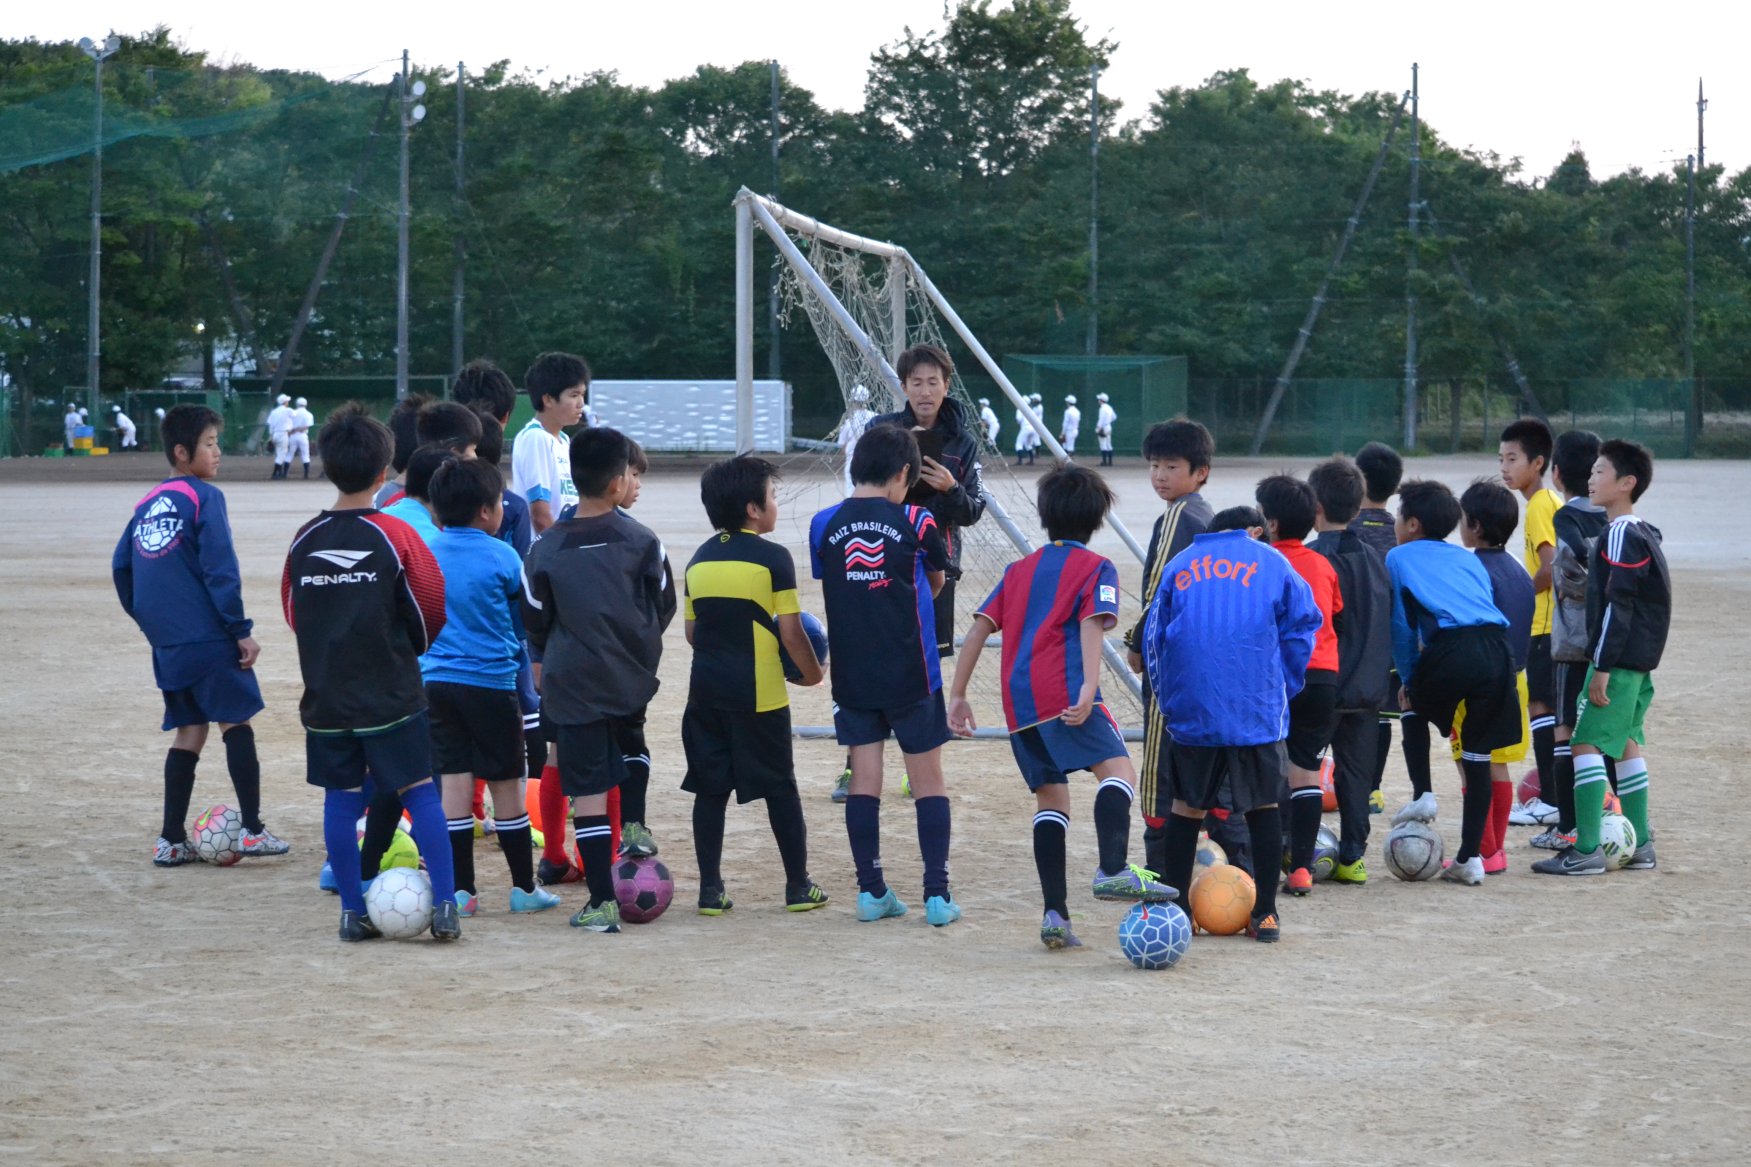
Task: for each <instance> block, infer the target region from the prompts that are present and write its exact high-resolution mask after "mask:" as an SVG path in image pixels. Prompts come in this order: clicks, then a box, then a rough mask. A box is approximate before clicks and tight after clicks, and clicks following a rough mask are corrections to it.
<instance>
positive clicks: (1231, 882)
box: [1187, 863, 1258, 936]
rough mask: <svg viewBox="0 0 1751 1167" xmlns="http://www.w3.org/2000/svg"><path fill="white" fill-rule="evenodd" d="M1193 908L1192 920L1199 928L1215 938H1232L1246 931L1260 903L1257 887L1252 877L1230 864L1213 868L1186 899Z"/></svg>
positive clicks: (1196, 881)
mask: <svg viewBox="0 0 1751 1167" xmlns="http://www.w3.org/2000/svg"><path fill="white" fill-rule="evenodd" d="M1187 898H1188V899H1189V901H1190V903H1191V905H1192V919H1193V920H1194V921H1196V922H1197V925H1198V927H1200V928H1202V929H1203V930H1204V931H1206V932H1208V933H1210V934H1211V935H1213V936H1233V935H1234V934H1235V933H1237V932H1240V931H1242V930H1243V929H1245V928H1246V923H1247V921H1248V920H1249V919H1251V918H1252V908H1253V904H1254V903H1255V902H1257V900H1258V888H1257V887H1255V886H1254V885H1253V882H1252V876H1250V875H1248V874H1247V873H1246V872H1244V871H1242V870H1241V869H1240V868H1238V867H1236V866H1234V865H1233V864H1231V863H1224V864H1223V865H1222V866H1220V867H1211V868H1208V869H1206V870H1205V871H1203V872H1202V873H1200V874H1199V875H1198V876H1196V877H1195V878H1194V879H1193V880H1192V890H1191V894H1190V896H1188V897H1187Z"/></svg>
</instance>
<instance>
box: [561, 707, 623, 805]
mask: <svg viewBox="0 0 1751 1167" xmlns="http://www.w3.org/2000/svg"><path fill="white" fill-rule="evenodd" d="M623 720H624V719H623V718H619V717H604V718H602V719H601V720H599V721H592V722H588V723H587V724H584V725H556V726H554V727H553V740H554V744H555V745H557V746H558V747H559V785H560V789H561V790H564V791H565V796H566V797H567V798H588V797H590V796H591V795H595V794H607V793H608V792H609V791H610V790H613V789H614V788H615V787H616V786H619V785H620V783H621V782H623V781H624V780H625V779H626V755H625V754H623V753H622V752H621V750H620V736H619V735H620V730H621V722H622V721H623Z"/></svg>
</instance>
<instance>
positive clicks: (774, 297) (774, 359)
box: [766, 59, 784, 381]
mask: <svg viewBox="0 0 1751 1167" xmlns="http://www.w3.org/2000/svg"><path fill="white" fill-rule="evenodd" d="M771 65H772V127H771V130H770V132H769V134H768V137H769V138H770V139H771V145H772V200H773V201H774V202H777V201H778V199H779V198H780V197H781V195H780V194H779V187H778V61H777V60H776V59H775V60H773V61H772V62H771ZM766 330H767V345H768V347H767V351H766V368H767V374H766V375H767V376H769V377H771V378H772V379H773V380H774V381H781V380H783V379H784V364H783V355H782V353H781V351H780V349H781V346H780V343H779V331H780V329H779V327H778V269H777V268H776V267H774V268H773V269H772V271H771V273H770V276H769V277H768V279H767V281H766Z"/></svg>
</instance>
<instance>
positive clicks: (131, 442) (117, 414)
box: [109, 405, 140, 450]
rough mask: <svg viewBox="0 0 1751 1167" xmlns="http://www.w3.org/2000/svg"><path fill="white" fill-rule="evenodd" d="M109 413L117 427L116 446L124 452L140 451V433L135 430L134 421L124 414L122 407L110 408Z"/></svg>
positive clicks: (114, 406) (113, 406)
mask: <svg viewBox="0 0 1751 1167" xmlns="http://www.w3.org/2000/svg"><path fill="white" fill-rule="evenodd" d="M109 412H110V416H111V418H112V419H113V422H114V425H115V427H116V435H117V440H116V445H118V446H120V447H121V448H122V449H124V450H138V449H139V448H140V440H139V436H138V435H139V431H138V430H136V429H135V428H134V419H133V418H131V417H129V416H128V415H127V414H125V413H123V412H122V407H121V406H119V405H112V406H110V407H109Z"/></svg>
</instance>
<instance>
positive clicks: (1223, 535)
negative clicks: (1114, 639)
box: [1143, 530, 1325, 942]
mask: <svg viewBox="0 0 1751 1167" xmlns="http://www.w3.org/2000/svg"><path fill="white" fill-rule="evenodd" d="M1324 620H1325V617H1324V616H1323V615H1322V614H1321V613H1320V610H1319V605H1318V604H1317V603H1316V602H1315V601H1314V598H1313V590H1312V589H1311V588H1309V587H1308V586H1307V583H1306V581H1304V580H1303V579H1302V578H1301V577H1300V576H1299V575H1297V574H1296V573H1295V570H1294V568H1292V567H1290V566H1289V561H1288V560H1287V559H1285V558H1284V557H1283V555H1282V553H1281V552H1279V551H1277V550H1275V549H1273V548H1271V547H1269V546H1267V545H1265V544H1263V543H1259V542H1257V541H1255V540H1254V539H1253V538H1252V537H1251V536H1250V535H1248V533H1247V532H1246V531H1244V530H1231V531H1213V532H1210V533H1206V534H1202V535H1198V536H1197V537H1196V538H1194V539H1193V540H1192V545H1191V546H1190V547H1188V548H1186V549H1185V550H1184V551H1182V552H1180V553H1179V554H1178V555H1176V556H1174V557H1173V559H1171V560H1169V561H1168V564H1167V566H1166V567H1164V568H1162V570H1161V583H1160V585H1159V586H1158V588H1157V590H1156V593H1155V595H1154V597H1153V598H1152V599H1151V601H1150V605H1149V616H1148V620H1147V622H1146V624H1145V625H1144V632H1143V659H1144V663H1145V665H1146V667H1147V669H1148V672H1149V683H1150V685H1151V687H1152V689H1153V691H1154V693H1155V696H1156V701H1157V702H1158V703H1159V704H1160V706H1161V712H1162V716H1163V718H1164V719H1165V720H1166V722H1167V728H1168V732H1169V733H1170V734H1171V735H1172V737H1173V742H1172V745H1171V746H1169V750H1170V757H1171V759H1172V764H1171V765H1170V766H1169V767H1168V769H1169V773H1170V776H1171V780H1172V784H1173V813H1172V814H1171V815H1170V816H1169V817H1168V820H1167V862H1166V864H1165V867H1166V870H1165V871H1163V872H1162V880H1163V882H1165V883H1167V884H1169V885H1170V886H1173V887H1187V888H1189V887H1190V886H1191V885H1192V862H1193V857H1194V855H1195V853H1196V850H1197V844H1198V828H1199V826H1200V825H1201V824H1202V823H1203V821H1204V812H1205V811H1206V810H1207V809H1208V808H1209V807H1211V806H1214V805H1215V804H1216V797H1217V792H1218V790H1219V789H1220V787H1221V785H1222V782H1223V780H1224V779H1226V780H1227V781H1228V783H1229V790H1230V793H1231V795H1232V797H1233V803H1234V809H1235V810H1237V811H1241V812H1242V813H1244V814H1245V815H1246V825H1247V831H1248V833H1249V834H1250V835H1251V841H1252V852H1253V854H1254V855H1255V856H1257V857H1259V858H1258V860H1257V861H1258V862H1259V863H1260V865H1261V866H1260V878H1259V880H1258V898H1257V899H1256V900H1255V901H1254V903H1253V910H1252V919H1251V921H1249V922H1248V924H1247V929H1246V931H1247V935H1249V936H1251V937H1253V938H1254V939H1256V940H1262V941H1267V942H1269V941H1274V940H1276V939H1277V937H1278V932H1279V929H1278V924H1277V881H1276V880H1275V879H1274V878H1271V877H1270V875H1269V873H1268V872H1266V871H1265V870H1264V868H1263V864H1264V857H1265V856H1270V855H1275V854H1277V852H1278V850H1279V849H1281V847H1282V845H1283V826H1282V819H1281V816H1280V815H1279V814H1278V812H1277V798H1278V792H1279V790H1280V789H1281V787H1282V785H1283V782H1284V780H1285V776H1286V774H1287V769H1286V767H1287V766H1288V755H1287V753H1286V752H1285V751H1284V747H1283V739H1284V738H1285V737H1286V736H1287V735H1288V732H1289V699H1290V698H1291V697H1293V696H1294V695H1295V694H1296V693H1299V692H1300V691H1301V686H1302V683H1303V681H1304V680H1305V678H1306V674H1307V661H1308V659H1309V658H1310V657H1311V656H1312V655H1313V640H1314V635H1315V634H1316V633H1317V632H1318V631H1319V629H1320V626H1321V625H1322V624H1323V623H1324ZM1176 880H1177V881H1178V882H1175V881H1176Z"/></svg>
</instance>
